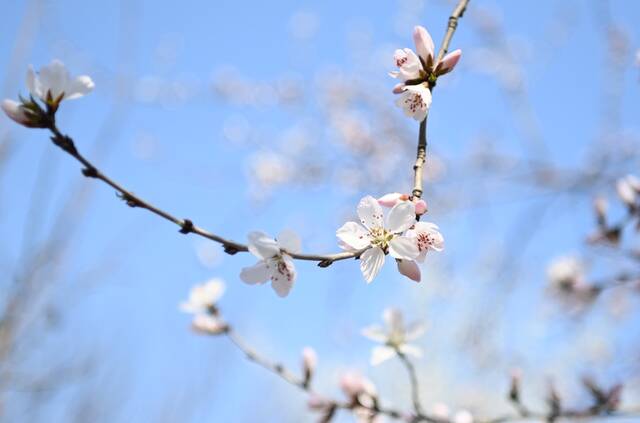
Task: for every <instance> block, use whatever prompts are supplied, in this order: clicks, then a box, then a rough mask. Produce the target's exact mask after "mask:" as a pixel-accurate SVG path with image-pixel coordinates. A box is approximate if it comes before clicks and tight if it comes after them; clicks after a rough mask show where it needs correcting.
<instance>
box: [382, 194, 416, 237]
mask: <svg viewBox="0 0 640 423" xmlns="http://www.w3.org/2000/svg"><path fill="white" fill-rule="evenodd" d="M414 223H416V206H415V204H413V203H412V202H411V201H400V202H398V203H397V204H396V205H395V206H393V208H392V209H391V211H390V212H389V216H387V225H386V228H387V229H388V230H389V231H390V232H393V233H396V234H397V233H401V232H404V231H406V230H407V229H409V228H410V227H411V226H413V224H414Z"/></svg>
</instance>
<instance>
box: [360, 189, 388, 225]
mask: <svg viewBox="0 0 640 423" xmlns="http://www.w3.org/2000/svg"><path fill="white" fill-rule="evenodd" d="M357 210H358V217H359V218H360V223H362V224H363V225H364V226H365V228H367V229H373V228H381V227H383V220H382V218H383V213H382V208H381V207H380V204H378V201H376V199H375V198H373V197H372V196H370V195H367V196H366V197H364V198H363V199H362V200H360V203H359V204H358V209H357Z"/></svg>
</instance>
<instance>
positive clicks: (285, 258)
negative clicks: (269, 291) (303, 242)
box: [240, 231, 300, 297]
mask: <svg viewBox="0 0 640 423" xmlns="http://www.w3.org/2000/svg"><path fill="white" fill-rule="evenodd" d="M298 251H300V239H299V238H298V236H297V235H296V234H295V233H294V232H292V231H282V232H281V233H280V235H279V236H278V239H277V240H275V239H273V238H271V237H269V236H268V235H267V234H265V233H263V232H258V231H256V232H251V233H250V234H249V252H250V253H251V254H253V255H254V256H256V257H257V258H258V260H259V261H258V263H256V264H255V265H253V266H251V267H245V268H243V269H242V271H241V272H240V279H242V280H243V281H244V282H246V283H248V284H262V283H265V282H266V281H268V280H271V287H272V288H273V290H274V291H275V292H276V294H278V296H280V297H286V296H287V295H288V294H289V291H291V288H292V287H293V284H294V282H295V280H296V269H295V267H294V265H293V259H292V258H291V256H290V255H289V254H287V252H289V253H297V252H298Z"/></svg>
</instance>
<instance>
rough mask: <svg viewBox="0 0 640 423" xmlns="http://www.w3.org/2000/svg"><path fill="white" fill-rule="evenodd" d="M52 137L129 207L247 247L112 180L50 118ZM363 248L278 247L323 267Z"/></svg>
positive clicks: (231, 246)
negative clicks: (336, 250) (312, 250)
mask: <svg viewBox="0 0 640 423" xmlns="http://www.w3.org/2000/svg"><path fill="white" fill-rule="evenodd" d="M48 129H49V130H50V131H51V132H52V133H53V137H52V138H51V139H52V141H53V142H54V144H56V145H57V146H58V147H60V148H61V149H62V150H63V151H65V152H66V153H67V154H69V155H70V156H71V157H73V158H74V159H76V160H77V161H78V162H80V163H81V164H82V165H83V166H84V168H83V169H82V174H83V175H84V176H86V177H88V178H94V179H97V180H100V181H102V182H104V183H105V184H107V185H109V186H110V187H112V188H113V189H115V190H116V191H117V192H118V195H119V197H120V198H121V199H122V200H123V201H124V202H125V203H126V204H127V205H128V206H130V207H138V208H141V209H145V210H148V211H150V212H151V213H153V214H155V215H157V216H160V217H162V218H163V219H165V220H168V221H169V222H172V223H174V224H175V225H177V226H179V227H180V232H181V233H183V234H188V233H194V234H196V235H199V236H201V237H204V238H207V239H209V240H211V241H214V242H217V243H219V244H222V246H223V247H224V251H225V252H226V253H228V254H235V253H238V252H247V251H249V249H248V247H247V245H246V244H241V243H239V242H236V241H233V240H230V239H226V238H223V237H221V236H219V235H216V234H214V233H212V232H210V231H207V230H206V229H203V228H201V227H199V226H196V225H195V224H194V223H193V221H192V220H190V219H180V218H178V217H175V216H174V215H172V214H171V213H169V212H167V211H165V210H163V209H161V208H159V207H157V206H155V205H153V204H152V203H150V202H149V201H147V200H144V199H142V198H141V197H139V196H138V195H136V194H134V193H133V192H132V191H131V190H129V189H127V188H125V187H124V186H122V185H121V184H120V183H118V182H116V181H115V180H113V179H112V178H110V177H109V176H107V175H106V174H104V173H103V172H102V171H100V170H99V169H98V168H97V167H96V166H95V165H94V164H93V163H92V162H90V161H89V160H88V159H86V158H85V157H84V156H83V155H82V154H81V153H80V152H79V151H78V149H77V148H76V146H75V143H74V142H73V140H72V139H71V138H70V137H69V136H67V135H63V134H62V133H61V132H60V130H59V129H58V128H57V126H56V124H55V122H51V124H50V126H49V128H48ZM365 250H366V248H364V249H361V250H357V251H345V252H341V253H335V254H327V255H321V254H302V253H294V252H290V251H286V250H282V252H283V253H286V254H288V255H290V256H291V257H293V258H295V259H298V260H309V261H317V262H318V266H320V267H327V266H330V265H331V264H333V262H335V261H339V260H346V259H350V258H358V257H360V255H361V254H362V253H363V252H364V251H365Z"/></svg>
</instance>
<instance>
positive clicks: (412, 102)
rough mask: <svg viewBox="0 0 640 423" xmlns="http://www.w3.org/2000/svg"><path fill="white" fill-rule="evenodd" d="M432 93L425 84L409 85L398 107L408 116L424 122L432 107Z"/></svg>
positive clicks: (399, 100) (398, 100)
mask: <svg viewBox="0 0 640 423" xmlns="http://www.w3.org/2000/svg"><path fill="white" fill-rule="evenodd" d="M431 100H432V97H431V91H430V90H429V88H427V87H426V86H424V84H419V85H407V86H406V87H405V90H404V91H403V92H402V94H401V96H400V98H399V99H397V100H396V105H397V106H398V107H401V108H402V110H403V111H404V114H405V115H406V116H409V117H412V118H413V119H415V120H417V121H418V122H422V121H423V120H424V118H426V117H427V113H428V112H429V107H431Z"/></svg>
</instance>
